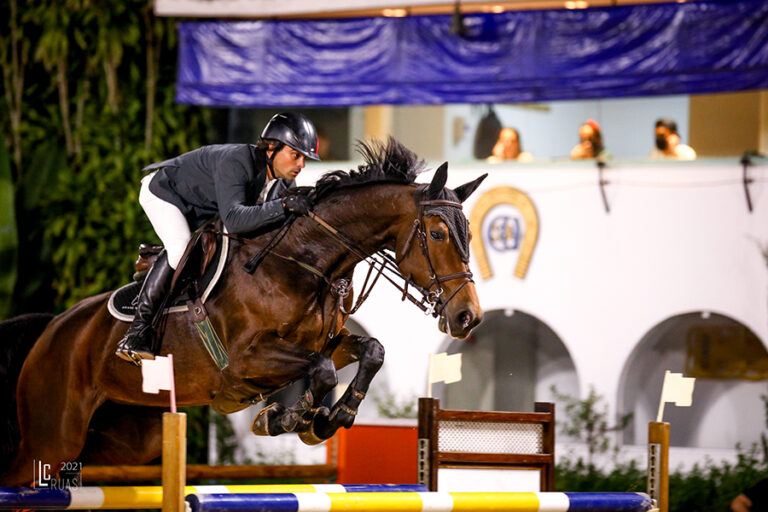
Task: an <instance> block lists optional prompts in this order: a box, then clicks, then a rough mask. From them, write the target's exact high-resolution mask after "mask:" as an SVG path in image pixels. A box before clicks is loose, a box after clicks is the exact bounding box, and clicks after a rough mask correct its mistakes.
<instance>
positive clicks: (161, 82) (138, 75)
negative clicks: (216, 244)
mask: <svg viewBox="0 0 768 512" xmlns="http://www.w3.org/2000/svg"><path fill="white" fill-rule="evenodd" d="M16 9H18V11H16ZM11 29H13V30H15V31H16V32H15V33H16V34H17V36H16V38H15V39H14V37H6V36H5V34H11V33H12V32H13V30H11ZM0 34H2V36H0V69H2V72H3V83H4V85H5V86H6V89H7V90H8V91H9V92H10V90H11V88H12V87H11V86H12V85H13V84H19V83H20V84H22V87H20V88H18V90H19V91H21V104H20V108H17V107H19V105H16V103H15V100H14V97H13V94H10V93H9V94H4V95H3V96H2V97H0V126H2V129H3V134H4V140H5V141H6V142H7V143H8V144H11V145H12V149H13V154H14V163H13V167H14V168H13V169H12V175H13V176H14V177H15V180H14V181H15V183H13V185H15V187H16V189H17V195H18V197H17V200H16V212H17V218H18V222H19V231H20V232H23V233H24V234H25V236H24V237H22V238H21V240H20V242H19V244H20V246H19V252H20V254H21V259H20V265H19V278H18V280H17V282H18V284H17V288H16V291H15V294H16V304H17V307H16V311H13V313H21V312H25V311H30V310H38V311H40V310H48V311H50V310H51V309H53V310H58V311H60V310H62V309H64V308H66V307H68V306H71V305H72V304H74V303H76V302H77V301H79V300H81V299H83V298H85V297H87V296H90V295H94V294H97V293H100V292H103V291H107V290H110V289H113V288H115V287H117V286H119V285H121V284H123V283H124V282H126V280H127V279H129V277H130V275H131V273H132V261H133V260H134V259H135V253H136V248H137V245H138V243H139V242H143V241H156V240H157V239H156V237H155V236H154V234H153V231H152V229H151V226H150V225H149V222H148V221H147V220H146V217H145V215H144V213H143V212H142V211H141V208H140V206H139V204H138V201H137V197H138V190H139V180H140V178H141V169H142V168H143V167H145V166H146V165H147V164H149V163H151V162H153V161H156V160H159V159H160V158H167V157H170V156H174V155H176V154H180V153H182V152H184V151H188V150H190V149H193V148H195V147H197V146H200V145H202V144H203V143H204V140H203V135H204V133H205V130H204V128H203V126H204V123H203V115H202V113H201V111H200V110H199V109H197V108H193V107H187V106H183V105H177V104H175V103H174V94H175V86H174V82H173V80H174V79H175V75H176V69H175V67H176V44H177V40H176V34H175V28H174V22H173V21H172V20H168V19H157V18H155V17H154V15H153V12H152V2H151V1H150V0H127V1H125V0H122V1H117V0H107V1H103V2H93V1H92V0H63V1H60V0H40V1H37V2H16V1H15V0H14V1H13V2H11V4H10V5H8V4H5V5H2V6H0ZM18 34H23V37H20V36H19V35H18ZM14 41H16V42H15V43H14ZM14 44H16V47H14ZM19 48H21V50H19ZM26 49H29V50H30V51H29V59H19V58H18V55H19V54H21V53H23V51H26ZM14 55H16V56H17V57H16V58H14ZM14 113H16V114H18V113H20V118H21V122H20V125H19V127H18V130H15V129H14V128H13V126H14V123H13V119H14ZM16 133H18V134H20V137H14V136H13V135H14V134H16ZM14 171H15V172H14ZM4 175H5V174H4ZM3 190H4V191H5V190H7V188H6V187H4V189H3ZM5 200H7V199H5V198H4V201H5ZM3 204H4V205H5V204H6V203H3ZM3 211H5V212H8V211H13V210H12V209H11V210H8V209H6V208H5V207H3ZM11 248H12V244H11V242H9V241H6V240H0V251H4V250H6V249H9V250H10V249H11ZM13 266H14V265H11V267H13ZM4 268H5V267H4ZM10 272H11V271H10V270H9V271H8V272H6V274H5V275H4V276H7V275H10ZM49 287H51V288H50V289H49ZM10 313H11V312H9V311H4V310H3V309H2V308H1V307H0V317H3V316H7V315H8V314H10Z"/></svg>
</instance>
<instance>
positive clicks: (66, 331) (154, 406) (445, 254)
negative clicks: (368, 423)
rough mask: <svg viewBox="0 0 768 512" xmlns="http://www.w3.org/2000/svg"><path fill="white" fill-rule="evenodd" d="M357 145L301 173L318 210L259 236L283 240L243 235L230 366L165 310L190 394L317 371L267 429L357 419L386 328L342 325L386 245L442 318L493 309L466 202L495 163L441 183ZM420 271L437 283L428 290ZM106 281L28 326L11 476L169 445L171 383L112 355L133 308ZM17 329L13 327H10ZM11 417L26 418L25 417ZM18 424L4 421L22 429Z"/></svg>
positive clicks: (377, 147) (220, 320)
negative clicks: (353, 368) (354, 155)
mask: <svg viewBox="0 0 768 512" xmlns="http://www.w3.org/2000/svg"><path fill="white" fill-rule="evenodd" d="M360 149H361V154H362V155H363V157H364V160H365V164H363V165H361V166H360V167H359V168H358V169H357V170H353V171H349V172H346V171H334V172H331V173H327V174H326V175H324V176H323V177H321V178H320V179H319V180H318V182H317V183H316V185H315V187H314V188H309V187H303V188H300V189H292V190H293V192H291V193H304V194H308V195H309V196H310V197H311V198H312V200H313V207H312V210H311V212H310V215H309V216H301V217H298V218H296V219H295V221H294V222H293V223H292V224H291V225H290V227H289V228H288V229H287V230H286V231H285V233H284V235H283V236H282V238H280V239H279V242H277V243H276V244H274V246H272V247H267V249H268V251H262V249H264V248H265V246H266V245H267V242H268V241H269V240H274V237H272V236H271V235H270V234H261V235H255V236H247V235H242V238H241V237H235V238H236V240H235V241H233V242H231V247H230V251H229V255H228V260H227V265H226V268H225V270H224V273H223V274H222V276H221V279H220V280H219V282H218V284H217V285H216V288H215V289H214V292H213V293H212V294H211V295H210V296H209V297H208V300H207V302H206V303H205V308H206V309H207V312H208V314H209V317H210V320H211V322H212V324H213V325H214V326H215V329H216V331H217V332H218V334H219V336H220V338H221V340H222V342H223V344H224V346H225V348H226V350H227V351H228V353H229V366H227V367H226V368H225V369H224V370H219V369H218V367H217V366H216V365H215V364H214V363H213V362H212V360H211V358H210V357H209V355H208V353H207V352H206V351H205V349H204V348H203V346H202V345H201V343H200V342H199V339H198V333H197V331H196V328H195V326H194V325H193V324H192V322H191V321H190V320H189V318H188V317H187V315H184V314H179V313H174V314H169V315H167V317H166V320H165V322H166V325H165V330H164V335H163V338H162V349H161V354H162V355H166V354H168V353H172V354H173V355H174V361H175V371H176V382H177V383H178V384H177V401H178V404H179V405H180V406H193V405H208V404H211V403H212V402H215V400H216V399H217V396H223V395H227V396H232V397H236V398H237V397H244V398H245V399H244V400H242V401H241V402H240V403H241V404H242V406H240V407H237V408H236V409H234V410H239V409H240V408H245V407H247V406H248V405H250V404H251V403H257V402H259V401H261V400H262V399H264V398H266V397H267V396H269V394H270V393H272V392H275V391H277V390H279V389H281V388H284V387H285V386H287V385H289V384H290V383H292V382H294V381H296V380H298V379H302V378H304V377H308V378H309V388H308V390H307V391H306V392H305V393H304V394H303V395H302V396H301V397H300V398H299V399H298V400H297V401H296V403H295V404H294V405H292V406H290V407H284V406H282V405H279V404H276V403H274V404H271V405H270V406H268V407H266V408H264V409H262V410H261V411H260V413H259V414H258V415H257V417H256V418H255V420H254V424H253V427H252V429H253V431H254V433H256V434H259V435H278V434H281V433H285V432H297V433H299V435H300V437H301V438H302V440H304V441H305V442H307V443H310V444H311V443H317V442H320V441H322V440H324V439H328V438H329V437H331V436H332V435H333V434H334V432H335V431H336V430H337V429H339V428H341V427H346V428H349V427H350V426H351V425H352V424H353V422H354V419H355V413H356V411H357V408H358V406H359V405H360V402H361V401H362V399H363V398H364V397H365V393H366V392H367V390H368V387H369V384H370V382H371V379H372V378H373V376H374V375H375V374H376V372H377V371H378V370H379V368H380V367H381V365H382V363H383V360H384V349H383V347H382V345H381V343H380V342H379V341H378V340H376V339H374V338H371V337H365V336H356V335H352V334H351V333H350V332H349V331H348V330H347V329H345V328H344V327H343V326H344V322H345V321H346V319H347V318H348V315H349V314H350V313H351V312H352V309H354V308H353V306H354V304H353V294H352V293H351V290H350V288H351V286H352V284H351V283H352V281H351V279H352V275H353V271H354V269H355V266H356V265H357V264H358V263H359V262H360V261H362V260H363V259H369V258H370V257H372V256H375V255H378V256H379V260H378V261H379V262H380V265H382V266H388V267H389V268H390V269H392V270H394V271H395V272H396V273H397V274H399V275H400V276H401V277H402V278H403V279H404V282H405V286H404V287H403V297H404V298H405V297H406V296H407V297H410V298H411V299H412V300H413V301H414V302H415V303H418V304H419V305H420V306H421V307H422V309H426V310H427V311H428V312H432V313H433V315H434V316H436V317H438V319H439V320H438V324H439V327H440V329H441V330H443V331H445V332H448V333H449V334H451V335H452V336H454V337H456V338H464V337H466V336H467V335H468V334H469V332H470V331H471V329H472V328H473V327H474V326H476V325H477V324H478V323H479V322H480V320H481V317H482V310H481V308H480V306H479V303H478V297H477V293H476V291H475V287H474V284H473V282H472V278H471V276H472V274H471V272H470V271H469V266H468V261H469V256H468V255H469V250H468V240H469V236H470V234H469V226H468V222H467V219H466V217H465V216H464V215H463V213H462V212H461V202H463V201H464V200H465V199H466V198H467V197H468V196H469V195H470V194H471V193H472V192H473V191H474V190H475V189H476V188H477V187H478V186H479V184H480V182H481V181H482V180H483V179H484V178H485V176H482V177H480V178H478V179H476V180H474V181H472V182H469V183H467V184H465V185H462V186H460V187H458V188H456V189H455V190H451V189H448V188H445V183H446V179H447V163H445V164H443V165H442V166H441V167H440V168H439V169H438V170H437V171H436V172H435V175H434V178H433V180H432V181H431V183H429V184H417V183H415V179H416V177H417V175H418V174H419V173H420V172H422V171H423V170H424V168H425V165H424V162H423V161H422V160H420V159H419V158H418V157H417V156H416V155H415V154H414V153H412V152H411V151H410V150H408V149H407V148H405V147H404V146H403V145H401V144H400V143H399V142H397V141H395V140H394V139H392V138H390V139H389V140H388V141H387V142H386V143H378V142H373V143H368V144H365V143H361V145H360ZM260 251H262V252H261V253H262V254H263V253H264V252H266V255H265V256H264V257H263V259H262V260H261V262H260V264H259V265H258V266H257V267H256V269H255V271H254V272H253V273H252V274H249V273H247V272H246V271H245V270H244V266H245V265H247V263H248V262H250V261H252V260H253V258H254V256H255V255H256V254H259V253H260ZM377 270H380V267H379V269H377ZM409 287H410V289H411V290H414V289H415V290H419V291H420V292H421V293H422V294H424V298H423V299H422V300H421V301H420V302H419V301H418V300H415V299H414V298H413V296H412V295H411V294H410V293H409V292H408V288H409ZM360 293H365V292H360ZM360 293H358V295H360ZM108 297H109V294H108V293H106V294H102V295H98V296H94V297H91V298H87V299H85V300H83V301H81V302H80V303H78V304H76V305H75V306H73V307H72V308H70V309H68V310H67V311H65V312H64V313H62V314H60V315H58V316H56V317H54V318H53V319H50V318H48V317H44V316H43V317H33V320H34V321H33V323H35V325H33V327H31V328H29V329H27V332H31V333H34V336H35V338H36V341H35V342H34V344H32V345H31V349H29V350H28V354H26V352H27V349H26V348H23V347H22V348H18V349H15V350H16V352H17V354H16V356H15V358H16V359H19V358H23V356H24V355H25V354H26V358H25V359H24V362H23V366H21V370H20V374H19V376H18V380H17V381H16V383H17V384H16V386H15V387H16V389H15V392H16V393H15V396H16V402H17V408H16V409H17V413H18V414H17V418H18V424H17V429H18V437H19V438H20V439H19V442H18V443H15V442H14V443H12V444H13V448H14V449H13V450H12V451H13V452H15V456H13V457H12V456H11V454H10V453H6V454H0V460H5V461H8V460H12V463H11V464H10V466H9V467H6V468H3V470H4V471H3V472H2V477H0V484H2V485H20V484H24V483H28V482H29V481H30V479H31V476H32V473H31V471H30V468H31V467H32V466H33V463H34V462H36V461H37V462H43V463H46V464H50V465H51V466H50V467H52V468H56V467H59V465H60V464H61V463H62V462H67V461H80V462H83V463H113V464H117V463H121V464H141V463H145V462H147V461H149V460H152V459H154V458H156V457H158V456H159V454H160V451H161V440H160V436H161V430H160V414H161V412H162V409H161V408H162V407H166V408H167V406H168V404H169V401H168V400H169V399H168V394H167V393H161V394H157V395H153V394H144V393H142V392H141V370H140V368H139V367H138V366H136V365H134V364H130V363H128V362H126V361H123V360H121V359H119V358H117V357H116V356H115V355H114V352H115V345H116V343H117V340H119V339H120V338H121V337H122V336H123V334H124V332H125V330H126V328H127V325H128V324H127V323H126V322H122V321H119V320H117V319H115V318H113V317H112V316H111V315H110V314H109V312H108V310H107V300H108ZM358 301H359V299H358ZM0 325H1V324H0ZM17 330H18V329H17ZM40 331H42V332H40ZM7 332H8V329H0V336H2V335H3V334H4V333H6V334H7ZM38 333H39V337H38V336H37V334H38ZM35 338H32V339H35ZM4 343H7V340H4ZM21 343H22V342H21V341H18V340H17V345H18V344H21ZM29 343H31V341H29ZM12 359H13V358H12ZM353 362H359V366H358V370H357V373H356V375H355V377H354V379H353V380H352V382H351V383H350V385H349V387H348V388H347V390H346V391H345V392H344V394H343V395H342V396H341V398H339V400H338V401H337V402H336V403H335V404H334V405H333V406H332V407H331V408H330V410H328V409H327V408H325V407H321V401H322V400H323V398H324V397H325V396H326V395H327V394H328V393H329V392H330V391H331V390H332V389H333V387H334V386H335V385H336V383H337V378H336V370H337V369H339V368H342V367H344V366H346V365H348V364H350V363H353ZM14 364H16V365H17V366H18V364H19V361H15V362H14ZM10 366H13V364H11V365H10ZM0 371H2V368H0ZM11 373H13V372H11ZM12 377H15V375H12ZM11 382H13V379H12V380H11ZM10 387H11V388H13V386H10ZM9 398H10V400H11V401H12V398H11V397H6V399H9ZM225 412H226V411H225ZM5 420H6V422H5V424H8V425H11V426H16V425H15V420H16V418H5ZM5 424H0V429H3V428H5V430H9V429H8V428H6V427H3V425H5ZM10 430H11V431H12V430H13V429H12V428H11V429H10ZM5 434H6V433H3V432H0V437H3V438H5V439H7V438H8V436H7V435H5ZM11 434H12V432H11ZM11 437H13V436H11ZM6 451H7V450H6ZM5 455H8V456H5Z"/></svg>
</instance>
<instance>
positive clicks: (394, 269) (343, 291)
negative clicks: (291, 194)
mask: <svg viewBox="0 0 768 512" xmlns="http://www.w3.org/2000/svg"><path fill="white" fill-rule="evenodd" d="M424 195H425V190H424V189H422V190H420V191H419V192H417V196H418V199H416V206H417V207H418V210H419V211H418V216H417V218H416V219H414V220H413V224H412V226H411V231H410V233H409V234H408V237H407V238H406V242H405V245H404V246H403V253H402V256H401V257H400V259H397V260H396V259H395V258H394V257H392V255H390V254H389V253H387V252H386V251H385V250H384V249H382V250H379V251H374V252H370V251H367V250H365V249H364V248H363V247H362V244H360V243H359V242H357V241H355V240H352V238H350V237H349V236H348V235H346V234H345V233H344V232H342V231H341V230H339V229H337V228H335V227H334V226H332V225H330V224H329V223H328V222H326V221H325V220H323V219H322V218H320V217H318V216H317V214H315V213H314V212H311V211H310V212H308V213H307V217H308V218H309V219H311V220H312V221H314V222H315V223H317V224H318V225H319V226H320V227H322V228H323V229H324V230H325V231H326V232H327V233H328V234H329V235H330V236H331V238H333V239H335V240H336V241H337V242H339V243H340V244H341V245H343V246H344V247H345V248H346V249H347V250H349V252H351V253H352V254H354V255H355V256H357V257H358V258H359V259H360V260H361V261H365V262H366V263H368V272H367V274H366V276H365V281H364V282H363V286H362V289H361V291H360V294H359V295H358V297H357V301H356V302H355V304H354V305H353V306H352V307H351V308H350V309H347V308H346V306H345V305H344V299H346V297H347V296H348V295H349V293H350V292H351V291H352V282H351V280H350V279H348V278H346V277H341V278H337V279H335V280H331V279H329V277H328V276H326V275H325V273H324V272H323V271H322V270H320V269H318V268H317V267H315V266H314V265H312V264H310V263H307V262H304V261H301V260H298V259H296V258H293V257H292V256H284V255H282V254H280V253H278V252H277V251H275V247H276V246H277V245H278V244H279V243H280V241H281V240H282V239H283V237H284V236H285V235H286V234H287V232H288V230H289V229H290V227H291V226H292V225H293V221H294V220H295V219H296V217H291V218H290V219H288V221H287V222H286V223H285V224H284V225H283V226H282V228H280V229H279V230H278V231H277V233H276V234H275V236H273V237H272V239H271V240H270V241H269V242H267V245H266V246H264V247H263V248H262V249H261V250H260V251H259V252H258V254H257V255H256V256H254V257H253V258H252V259H251V260H250V261H248V262H247V263H246V264H245V265H244V266H243V269H244V270H245V271H246V272H248V273H250V274H252V273H253V272H254V271H255V270H256V267H257V266H258V265H259V264H260V263H261V261H262V260H263V259H264V257H265V256H266V255H267V254H271V255H273V256H277V257H279V258H282V259H284V260H287V261H291V262H293V263H295V264H297V265H299V266H300V267H301V268H303V269H304V270H306V271H308V272H310V273H312V274H314V275H316V276H317V277H319V278H321V279H323V280H324V281H325V282H326V283H328V285H329V286H330V290H331V294H332V295H334V296H335V297H336V298H337V300H338V308H339V310H340V311H341V312H342V313H344V314H345V315H352V314H354V313H355V312H356V311H357V310H358V309H360V306H362V305H363V303H364V302H365V301H366V299H367V298H368V296H369V295H370V293H371V291H372V290H373V287H374V286H375V285H376V283H377V281H378V280H379V278H380V277H382V276H383V277H384V279H385V280H387V281H389V283H390V284H392V286H394V287H395V288H396V289H398V290H399V291H400V292H401V293H402V299H401V300H403V301H405V300H406V299H408V300H409V301H410V302H411V303H413V304H414V305H415V306H416V307H418V308H419V309H421V310H422V311H423V312H424V314H426V315H432V316H433V317H438V316H440V315H442V313H443V311H444V310H445V308H446V307H447V306H448V303H449V302H450V301H451V300H452V299H453V298H454V297H455V296H456V294H457V293H459V291H461V289H462V288H464V287H465V286H466V285H467V284H468V283H473V282H474V281H473V280H472V272H470V271H466V272H454V273H453V274H448V275H444V276H438V275H437V272H435V267H434V265H433V264H432V257H431V256H430V254H429V245H428V244H427V228H426V224H425V222H424V217H425V216H426V214H427V208H428V207H434V206H443V207H449V208H458V209H459V210H461V209H462V205H461V203H459V202H457V201H450V200H445V199H434V200H428V199H423V196H424ZM214 232H215V233H216V234H218V235H221V236H226V237H228V238H231V239H233V240H237V241H239V242H242V243H244V244H248V245H253V244H254V241H253V240H250V239H247V238H241V237H239V236H237V235H233V234H230V233H226V232H224V231H218V230H214ZM449 236H450V234H449ZM414 240H418V242H419V247H420V248H421V253H422V255H423V256H424V259H425V260H426V262H427V268H428V269H429V283H427V285H426V286H420V285H419V284H418V283H416V282H415V281H414V280H413V276H412V275H410V276H406V275H405V274H403V273H402V272H401V271H400V269H399V268H398V266H399V264H400V263H401V262H402V261H403V260H405V258H406V257H407V256H408V253H409V252H410V250H411V248H412V247H413V241H414ZM374 271H375V275H374ZM371 276H373V280H371ZM456 279H462V282H461V283H460V284H459V285H458V286H457V287H456V288H455V289H454V290H453V292H452V293H451V294H450V295H449V296H448V297H447V298H443V293H444V290H443V287H442V284H443V283H445V282H447V281H453V280H456ZM398 281H402V282H403V285H402V286H401V285H400V284H399V283H398ZM409 288H413V289H415V290H417V291H418V292H419V293H420V294H421V298H417V297H414V296H413V295H412V294H411V292H410V291H409ZM433 288H434V289H433Z"/></svg>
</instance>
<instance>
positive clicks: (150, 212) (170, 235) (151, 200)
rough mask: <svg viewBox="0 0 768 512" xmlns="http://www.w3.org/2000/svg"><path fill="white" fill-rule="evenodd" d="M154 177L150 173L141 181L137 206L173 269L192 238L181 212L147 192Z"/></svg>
mask: <svg viewBox="0 0 768 512" xmlns="http://www.w3.org/2000/svg"><path fill="white" fill-rule="evenodd" d="M154 175H155V173H154V172H153V173H150V174H148V175H146V176H145V177H144V178H143V179H142V180H141V190H140V191H139V204H141V207H142V208H144V212H145V213H146V214H147V217H149V222H151V223H152V227H153V228H154V229H155V233H157V236H159V237H160V240H161V241H162V242H163V245H164V246H165V251H166V252H167V253H168V264H169V265H170V266H171V268H174V269H175V268H176V267H177V266H178V264H179V261H181V257H182V256H183V255H184V251H185V250H186V248H187V243H189V240H190V238H192V233H191V232H190V230H189V223H187V219H186V218H185V217H184V214H182V213H181V210H179V209H178V208H176V206H174V205H172V204H171V203H169V202H168V201H165V200H163V199H160V198H159V197H157V196H156V195H155V194H153V193H152V192H151V191H150V190H149V182H150V181H152V177H153V176H154Z"/></svg>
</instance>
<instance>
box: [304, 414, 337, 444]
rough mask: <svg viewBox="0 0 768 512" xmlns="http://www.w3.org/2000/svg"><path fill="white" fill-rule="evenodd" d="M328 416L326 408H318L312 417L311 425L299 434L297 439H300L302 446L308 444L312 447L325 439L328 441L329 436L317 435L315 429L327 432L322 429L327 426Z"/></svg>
mask: <svg viewBox="0 0 768 512" xmlns="http://www.w3.org/2000/svg"><path fill="white" fill-rule="evenodd" d="M329 414H330V411H329V410H328V408H327V407H320V408H319V409H318V410H317V412H316V413H315V415H314V416H313V417H312V423H311V424H310V426H309V428H308V429H306V430H305V431H303V432H299V439H301V442H303V443H304V444H308V445H310V446H314V445H316V444H320V443H322V442H323V441H325V440H326V439H328V438H329V437H331V436H323V435H322V434H320V435H318V434H317V428H318V427H321V428H320V430H321V431H323V430H327V428H326V429H324V428H322V427H324V426H327V425H328V416H329Z"/></svg>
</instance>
